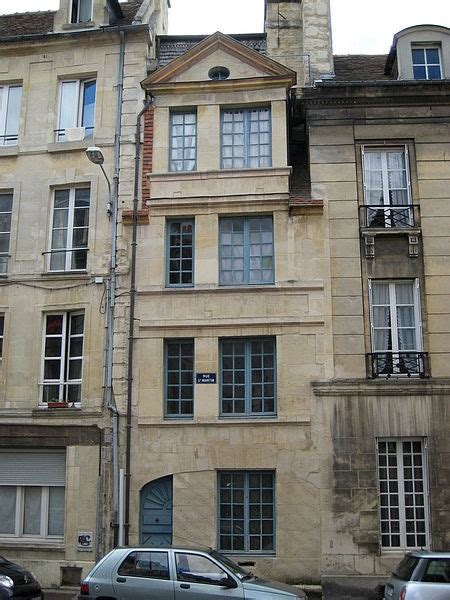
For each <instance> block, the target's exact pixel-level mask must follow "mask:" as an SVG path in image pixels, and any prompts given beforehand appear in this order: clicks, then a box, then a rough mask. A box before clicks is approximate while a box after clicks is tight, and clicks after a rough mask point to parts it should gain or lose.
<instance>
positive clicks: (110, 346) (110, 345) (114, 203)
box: [105, 30, 125, 546]
mask: <svg viewBox="0 0 450 600" xmlns="http://www.w3.org/2000/svg"><path fill="white" fill-rule="evenodd" d="M119 36H120V46H119V66H118V72H117V105H116V125H115V131H114V176H113V189H112V194H111V198H110V203H109V206H108V210H109V213H110V219H111V256H110V267H109V269H110V272H109V286H108V296H107V297H108V309H107V341H106V353H105V354H106V357H105V358H106V360H105V406H106V408H107V409H108V410H109V411H110V414H111V436H112V439H111V446H112V449H111V450H112V460H111V462H112V465H111V469H112V479H113V518H112V524H111V525H112V527H113V528H114V542H113V544H114V546H117V543H118V514H119V435H118V430H119V413H118V410H117V407H116V402H115V399H114V390H113V360H114V314H115V304H116V266H117V217H118V197H119V171H120V132H121V127H122V99H123V98H122V96H123V79H124V63H125V32H124V31H122V30H121V31H119Z"/></svg>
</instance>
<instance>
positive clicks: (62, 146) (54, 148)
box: [47, 137, 94, 153]
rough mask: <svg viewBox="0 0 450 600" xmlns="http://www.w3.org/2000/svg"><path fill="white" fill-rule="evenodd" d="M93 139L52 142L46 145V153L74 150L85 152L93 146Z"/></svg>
mask: <svg viewBox="0 0 450 600" xmlns="http://www.w3.org/2000/svg"><path fill="white" fill-rule="evenodd" d="M93 143H94V142H93V138H92V137H89V138H85V139H84V140H77V141H75V142H53V143H52V144H48V145H47V152H50V153H52V152H73V151H74V150H86V148H88V147H89V146H92V145H93Z"/></svg>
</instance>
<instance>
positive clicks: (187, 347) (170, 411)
mask: <svg viewBox="0 0 450 600" xmlns="http://www.w3.org/2000/svg"><path fill="white" fill-rule="evenodd" d="M165 363H166V367H165V372H166V386H165V387H166V401H165V404H166V417H192V416H193V414H194V340H167V341H166V344H165Z"/></svg>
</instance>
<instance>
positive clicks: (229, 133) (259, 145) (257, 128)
mask: <svg viewBox="0 0 450 600" xmlns="http://www.w3.org/2000/svg"><path fill="white" fill-rule="evenodd" d="M270 119H271V117H270V108H250V109H244V108H241V109H230V110H223V111H222V139H221V152H222V168H223V169H243V168H250V169H253V168H257V167H270V166H271V165H272V135H271V124H270Z"/></svg>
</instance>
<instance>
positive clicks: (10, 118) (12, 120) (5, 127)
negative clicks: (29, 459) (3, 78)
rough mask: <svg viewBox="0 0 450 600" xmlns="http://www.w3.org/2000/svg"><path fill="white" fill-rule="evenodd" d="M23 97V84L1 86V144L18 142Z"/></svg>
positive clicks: (11, 144) (8, 144)
mask: <svg viewBox="0 0 450 600" xmlns="http://www.w3.org/2000/svg"><path fill="white" fill-rule="evenodd" d="M21 99H22V86H21V85H3V86H0V146H13V145H15V144H17V141H18V136H19V120H20V105H21Z"/></svg>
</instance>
